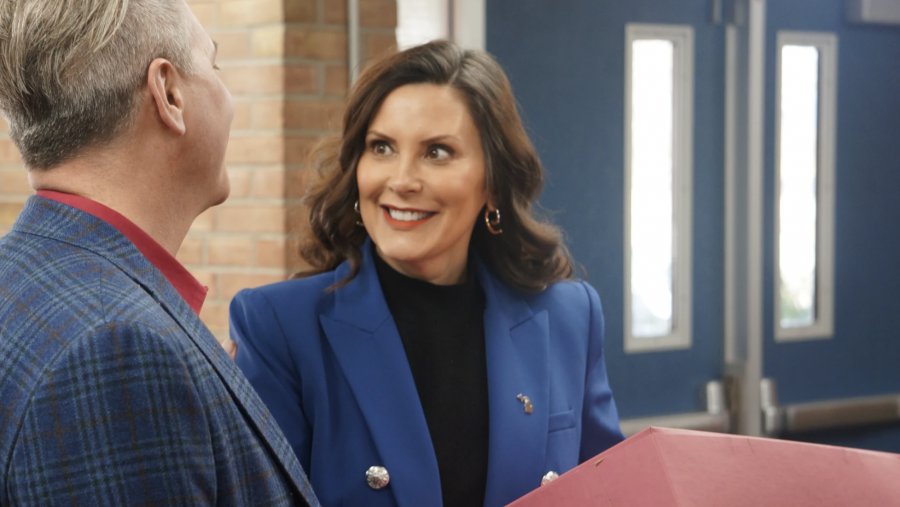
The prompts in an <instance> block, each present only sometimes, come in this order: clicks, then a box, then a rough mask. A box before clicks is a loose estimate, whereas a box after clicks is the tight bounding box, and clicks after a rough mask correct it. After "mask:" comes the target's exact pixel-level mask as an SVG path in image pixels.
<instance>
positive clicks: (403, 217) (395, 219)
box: [381, 206, 437, 229]
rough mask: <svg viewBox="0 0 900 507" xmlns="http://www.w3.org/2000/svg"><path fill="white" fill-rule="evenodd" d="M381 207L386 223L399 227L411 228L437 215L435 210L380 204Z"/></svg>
mask: <svg viewBox="0 0 900 507" xmlns="http://www.w3.org/2000/svg"><path fill="white" fill-rule="evenodd" d="M381 209H383V210H384V219H385V220H387V223H388V224H390V225H391V226H392V227H397V228H400V229H412V228H414V227H416V226H418V225H421V224H424V223H425V222H427V221H428V220H430V219H431V218H432V217H434V216H435V215H437V213H436V212H431V211H421V210H415V209H400V208H394V207H392V206H382V207H381Z"/></svg>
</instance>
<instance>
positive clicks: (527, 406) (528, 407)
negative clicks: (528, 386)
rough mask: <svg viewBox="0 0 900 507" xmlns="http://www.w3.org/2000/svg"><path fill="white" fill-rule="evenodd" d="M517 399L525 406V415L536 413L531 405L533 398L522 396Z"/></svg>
mask: <svg viewBox="0 0 900 507" xmlns="http://www.w3.org/2000/svg"><path fill="white" fill-rule="evenodd" d="M516 399H517V400H519V401H521V402H522V404H523V405H525V413H526V414H530V413H532V412H534V405H532V404H531V398H529V397H528V396H522V395H521V394H520V395H518V396H516Z"/></svg>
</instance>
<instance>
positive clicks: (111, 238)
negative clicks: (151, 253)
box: [12, 196, 318, 505]
mask: <svg viewBox="0 0 900 507" xmlns="http://www.w3.org/2000/svg"><path fill="white" fill-rule="evenodd" d="M12 230H14V231H16V232H21V233H25V234H34V235H38V236H43V237H46V238H50V239H54V240H56V241H60V242H63V243H67V244H70V245H72V246H76V247H79V248H83V249H85V250H88V251H91V252H93V253H95V254H97V255H99V256H101V257H103V258H104V259H106V260H107V261H109V262H110V263H112V264H113V265H115V266H116V267H117V268H119V269H120V270H121V271H122V272H123V273H124V274H125V275H127V276H128V277H130V278H131V279H132V280H134V281H135V282H136V283H137V284H138V285H140V286H141V287H142V288H143V289H144V290H145V291H147V293H148V294H149V295H150V296H151V297H153V298H154V300H156V302H157V303H159V305H160V306H161V307H162V308H163V309H164V310H165V311H166V312H167V313H168V314H169V315H170V316H171V317H172V318H173V319H174V320H175V322H177V323H178V325H179V326H180V327H181V328H182V329H183V330H184V332H185V334H187V335H188V337H189V338H190V339H191V341H192V342H193V343H194V344H195V345H196V346H197V348H199V349H200V351H201V352H202V353H203V355H204V356H205V357H206V359H207V360H208V361H209V363H210V364H211V365H212V366H213V368H214V369H215V370H216V372H217V373H218V374H219V377H220V378H221V379H222V381H223V382H224V384H225V386H226V387H227V388H228V390H229V391H230V392H231V394H232V396H233V398H234V400H235V402H236V403H237V404H238V405H240V406H241V407H242V408H243V409H244V410H245V411H246V413H247V414H248V415H249V422H250V423H251V424H252V425H253V426H254V427H255V428H256V429H257V430H258V431H259V432H260V433H262V435H263V436H264V437H265V438H264V440H265V443H266V444H267V445H268V446H269V448H270V450H271V451H272V453H273V455H275V456H276V459H277V460H278V461H279V463H280V464H281V466H282V467H283V469H284V470H285V472H286V473H287V474H288V476H289V477H291V479H292V482H293V485H294V487H295V489H296V490H297V492H299V493H300V494H301V495H302V496H304V497H305V498H308V501H309V502H310V504H311V505H318V504H317V502H316V500H315V497H314V496H312V495H311V494H310V493H309V492H310V491H311V487H310V486H309V482H308V480H307V478H306V476H305V474H304V473H303V470H302V468H301V467H300V463H299V462H298V461H297V458H296V456H294V454H293V452H292V451H291V448H290V445H289V444H288V443H287V440H286V439H285V437H284V436H283V434H282V433H281V431H280V430H279V429H278V427H277V425H276V424H275V423H274V419H272V417H271V416H270V415H269V412H268V410H267V409H266V408H265V406H264V405H263V403H262V401H261V400H260V399H259V396H257V395H256V392H255V391H254V390H253V387H252V386H250V383H249V382H248V381H247V379H246V378H245V377H244V376H243V374H242V373H241V372H240V370H238V368H237V366H235V364H234V362H233V361H231V358H229V357H228V355H227V354H226V353H225V351H224V350H223V349H222V347H221V346H220V345H219V343H218V341H217V340H216V339H215V337H214V336H213V335H212V333H210V332H209V330H208V329H207V328H206V326H205V325H204V324H203V322H201V321H200V319H199V318H198V317H197V314H195V313H194V311H193V310H192V309H191V308H190V306H188V304H187V303H186V302H185V301H184V298H182V297H181V295H180V294H179V293H178V292H177V291H176V290H175V288H174V287H172V285H171V284H170V283H169V282H168V280H166V278H165V277H164V276H163V274H162V273H160V271H159V270H158V269H156V267H154V266H153V264H151V263H150V261H148V260H147V259H146V258H145V257H144V256H143V254H141V252H140V251H139V250H138V249H137V248H136V247H135V246H134V244H133V243H132V242H131V241H129V240H128V238H126V237H125V236H124V235H123V234H122V233H121V232H119V231H118V230H117V229H116V228H115V227H113V226H111V225H109V224H108V223H106V222H104V221H103V220H100V219H99V218H97V217H95V216H93V215H91V214H89V213H85V212H83V211H80V210H78V209H75V208H73V207H71V206H67V205H65V204H62V203H59V202H56V201H52V200H50V199H44V198H41V197H36V196H32V197H29V198H28V201H27V202H26V204H25V208H24V209H23V210H22V213H21V214H20V215H19V218H18V219H17V220H16V223H15V225H14V226H13V228H12Z"/></svg>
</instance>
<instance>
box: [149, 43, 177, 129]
mask: <svg viewBox="0 0 900 507" xmlns="http://www.w3.org/2000/svg"><path fill="white" fill-rule="evenodd" d="M147 86H148V87H149V89H150V95H151V96H152V97H153V101H154V102H155V103H156V110H157V112H158V113H159V119H160V120H162V122H163V124H165V125H166V127H168V128H169V130H171V131H172V133H174V134H175V135H177V136H182V135H184V133H185V131H186V128H185V125H184V79H183V78H182V76H181V74H179V73H178V70H177V69H176V68H175V66H174V65H172V62H170V61H168V60H166V59H163V58H157V59H156V60H153V61H152V62H151V63H150V68H149V69H148V71H147Z"/></svg>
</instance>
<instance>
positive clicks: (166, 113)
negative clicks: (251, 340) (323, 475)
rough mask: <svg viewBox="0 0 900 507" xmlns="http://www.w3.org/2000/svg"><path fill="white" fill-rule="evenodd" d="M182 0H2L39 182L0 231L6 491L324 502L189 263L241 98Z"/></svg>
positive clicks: (15, 494) (1, 51)
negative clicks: (221, 330)
mask: <svg viewBox="0 0 900 507" xmlns="http://www.w3.org/2000/svg"><path fill="white" fill-rule="evenodd" d="M215 58H216V56H215V47H214V43H213V42H212V41H211V40H210V39H209V37H208V36H207V35H206V34H205V32H204V31H203V29H202V28H201V27H200V24H199V23H198V22H197V20H196V18H194V16H193V15H192V14H191V12H190V10H189V9H188V7H187V5H186V4H185V3H184V0H67V1H64V2H62V1H60V0H3V1H2V2H0V109H2V112H3V114H4V116H5V117H6V118H7V120H8V121H9V124H10V137H11V138H12V139H13V141H15V143H16V146H17V147H18V148H19V150H20V152H21V154H22V157H23V159H24V161H25V165H26V167H27V168H28V176H29V181H30V182H31V185H32V186H33V187H34V188H35V189H36V190H37V191H38V193H37V196H33V197H31V198H29V200H28V202H27V204H26V205H25V209H24V211H23V212H22V214H21V215H20V216H19V218H18V220H17V221H16V224H15V225H14V226H13V228H12V231H11V232H10V233H9V234H8V235H7V236H5V237H4V238H3V239H2V240H0V505H4V506H6V505H34V506H42V507H44V506H56V505H81V506H101V505H102V506H106V505H115V506H128V505H142V506H150V505H155V506H170V505H192V506H193V505H228V506H254V507H256V506H262V505H307V504H308V505H310V506H318V502H317V501H316V499H315V496H314V495H313V493H312V491H311V490H310V487H309V483H308V481H307V479H306V476H305V475H304V473H303V470H302V469H301V467H300V465H299V463H298V461H297V459H296V457H295V456H294V455H293V453H292V452H291V448H290V446H289V445H288V443H287V441H286V440H285V438H284V436H283V435H282V433H281V431H280V430H279V429H278V427H277V426H276V424H275V421H274V419H272V418H271V417H270V416H269V413H268V412H267V411H266V408H265V407H264V406H263V404H262V402H261V401H260V400H259V398H258V397H257V396H256V394H255V393H254V391H253V390H252V388H251V387H250V385H249V384H248V383H247V381H246V379H245V378H244V377H243V376H242V375H241V373H240V372H239V371H238V370H237V369H236V368H235V366H234V365H233V363H232V361H231V360H230V359H229V358H228V356H227V355H226V354H225V352H224V351H223V350H222V348H221V347H219V346H218V344H217V342H216V341H215V339H214V338H213V336H212V335H211V334H210V333H209V331H208V330H207V329H206V328H205V327H204V326H203V324H202V323H201V321H200V320H199V318H198V316H197V314H196V312H198V311H199V309H200V306H201V305H202V303H203V300H204V298H205V294H206V289H205V288H204V287H202V286H201V285H200V284H199V283H198V282H197V280H195V279H194V278H193V277H191V276H190V274H189V273H188V272H187V271H186V270H185V269H184V268H183V267H182V266H181V265H180V264H179V263H178V262H177V261H176V260H175V257H174V254H175V253H176V251H177V250H178V247H179V245H180V244H181V242H182V240H183V239H184V237H185V235H186V234H187V232H188V229H189V227H190V225H191V222H192V221H193V220H194V219H195V218H196V217H197V215H199V214H200V213H202V212H203V211H204V210H205V209H207V208H209V207H210V206H214V205H216V204H219V203H221V202H223V201H224V200H225V199H226V198H227V196H228V192H229V185H228V178H227V174H226V171H225V168H224V163H223V160H224V152H225V146H226V144H227V141H228V134H229V127H230V123H231V119H232V116H233V105H232V102H231V96H230V94H229V93H228V91H227V90H226V88H225V86H224V85H223V84H222V82H221V81H220V80H219V78H218V76H217V75H216V71H215V68H216V67H215Z"/></svg>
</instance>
